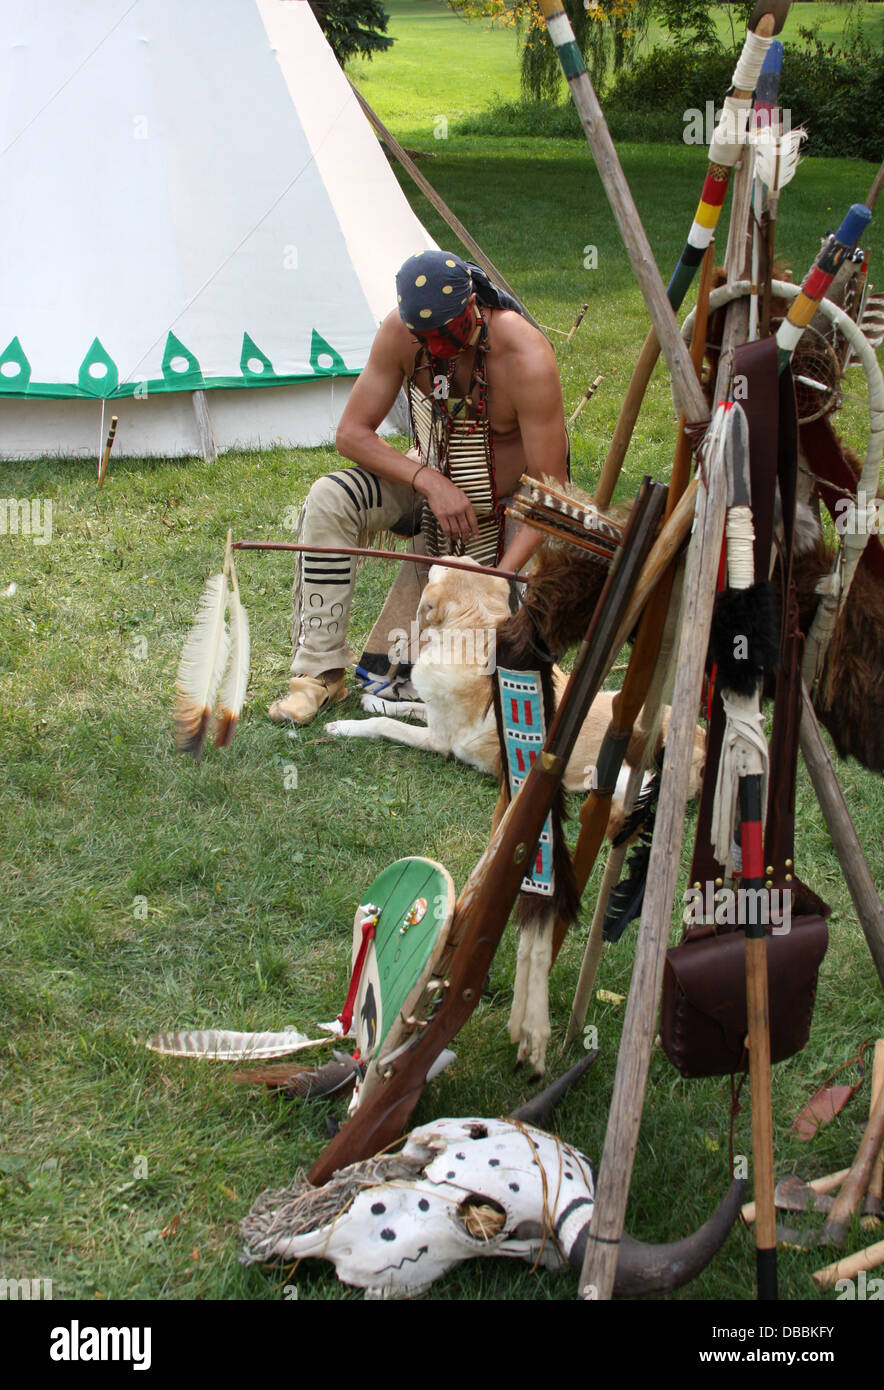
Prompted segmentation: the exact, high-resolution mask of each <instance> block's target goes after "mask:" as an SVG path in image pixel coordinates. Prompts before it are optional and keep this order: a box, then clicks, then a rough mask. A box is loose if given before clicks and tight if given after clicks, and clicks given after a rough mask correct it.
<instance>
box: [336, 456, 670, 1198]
mask: <svg viewBox="0 0 884 1390" xmlns="http://www.w3.org/2000/svg"><path fill="white" fill-rule="evenodd" d="M664 501H665V494H664V491H663V488H662V487H661V486H660V485H659V484H658V483H651V482H650V480H646V481H645V484H644V485H643V487H642V490H641V492H640V494H639V497H638V499H637V500H636V504H635V506H634V508H633V510H632V513H631V516H630V520H629V523H628V525H627V530H626V533H625V534H624V542H623V548H622V549H621V550H620V551H619V552H618V556H617V559H616V560H615V561H614V563H613V564H612V565H611V569H610V571H609V573H608V578H607V580H606V581H605V586H604V588H603V590H602V593H601V595H600V597H599V602H598V604H597V605H596V608H595V612H594V613H593V617H592V621H591V622H590V625H589V628H588V629H587V633H586V638H585V640H584V642H583V643H582V645H581V647H580V650H579V652H578V654H577V659H576V662H575V665H574V670H573V672H572V674H571V677H570V680H569V682H568V686H567V688H566V690H565V693H564V695H563V696H562V700H561V703H560V704H559V707H558V709H557V711H556V715H555V718H554V720H553V723H552V727H551V729H550V732H549V735H548V737H547V740H546V743H545V745H544V749H543V751H542V752H541V753H540V754H539V755H538V757H537V758H536V759H535V761H534V763H533V765H532V767H531V770H530V772H529V773H528V776H527V777H526V778H525V781H524V782H523V784H522V786H521V788H520V790H519V793H518V795H517V796H515V797H514V798H513V800H512V801H511V803H510V805H509V808H508V810H507V812H506V814H505V815H504V817H503V819H502V820H501V822H500V825H499V826H498V828H497V831H496V834H495V835H494V836H493V838H492V841H491V843H490V845H489V847H488V849H487V850H486V851H485V853H484V854H483V856H482V858H481V859H480V860H479V863H478V864H477V865H476V867H475V869H474V870H473V872H472V873H471V875H470V877H469V879H468V880H467V883H466V885H465V887H464V889H463V892H462V893H461V895H460V897H459V898H458V900H457V905H456V907H455V910H454V918H453V920H452V924H451V933H450V940H449V944H450V947H451V949H452V956H451V958H450V961H449V962H447V963H446V964H445V965H444V966H443V969H444V975H445V986H446V987H445V990H444V995H443V998H442V1002H441V1003H440V1005H439V1008H438V1010H437V1011H436V1013H435V1014H434V1015H433V1017H432V1018H431V1019H430V1020H429V1021H428V1022H427V1025H426V1027H425V1028H423V1029H422V1030H421V1031H420V1032H419V1033H418V1035H417V1036H416V1037H415V1039H414V1041H413V1042H412V1043H411V1044H410V1046H408V1047H407V1048H406V1049H405V1051H404V1052H403V1053H402V1054H401V1055H397V1056H396V1057H395V1058H393V1059H391V1060H390V1062H389V1063H388V1064H387V1065H386V1067H385V1069H384V1072H383V1074H382V1076H381V1081H380V1084H378V1085H377V1086H376V1087H375V1088H374V1090H372V1091H371V1092H370V1093H369V1094H368V1096H367V1097H366V1100H365V1102H364V1104H362V1105H361V1106H360V1107H359V1109H358V1110H357V1111H356V1113H355V1115H354V1116H353V1117H352V1119H350V1120H349V1121H348V1122H347V1124H345V1125H343V1126H342V1127H341V1129H340V1130H339V1131H338V1133H337V1135H336V1136H335V1138H334V1139H333V1140H332V1141H331V1143H330V1144H329V1145H328V1147H327V1148H326V1149H325V1150H324V1152H323V1153H322V1154H320V1156H319V1158H318V1159H317V1161H316V1163H314V1165H313V1167H312V1168H311V1169H310V1172H309V1174H308V1178H309V1181H310V1182H311V1183H314V1184H317V1185H321V1184H322V1183H324V1182H327V1181H328V1179H329V1178H330V1177H331V1175H332V1173H334V1172H335V1171H336V1170H337V1169H338V1168H341V1167H343V1166H345V1165H346V1164H349V1163H354V1162H356V1161H357V1160H359V1159H363V1158H370V1157H371V1156H372V1155H373V1154H375V1153H377V1152H378V1151H379V1150H380V1149H382V1148H385V1147H386V1146H387V1145H388V1144H390V1143H392V1142H393V1140H395V1139H396V1138H397V1137H398V1136H399V1135H400V1134H401V1133H402V1131H403V1130H404V1128H405V1126H406V1124H407V1122H408V1119H409V1116H410V1115H411V1112H412V1110H413V1109H414V1107H415V1105H416V1104H417V1101H418V1099H419V1097H420V1095H421V1092H422V1090H423V1088H424V1085H425V1084H426V1076H427V1071H428V1069H429V1067H430V1066H431V1065H432V1063H433V1062H434V1061H435V1059H436V1057H438V1055H439V1052H440V1051H441V1050H442V1048H443V1047H444V1046H445V1044H446V1043H447V1042H448V1041H449V1040H450V1039H451V1038H452V1037H453V1036H454V1034H455V1033H456V1032H457V1030H458V1029H459V1028H460V1027H461V1026H462V1025H463V1023H464V1022H465V1021H466V1019H467V1018H469V1016H470V1014H471V1013H472V1011H473V1009H474V1008H475V1006H476V1003H477V1002H478V1000H479V997H480V995H481V991H482V981H483V979H484V978H485V975H486V974H487V971H488V968H489V966H490V964H491V961H492V959H493V956H494V952H495V951H496V949H497V945H498V943H499V941H500V938H501V936H502V935H503V930H504V927H505V925H506V922H507V919H508V917H509V914H510V909H511V908H512V905H513V903H514V902H515V899H516V895H517V894H518V891H519V888H520V886H521V883H522V878H523V876H524V873H525V867H526V865H527V864H529V863H530V862H531V859H532V856H533V854H534V851H535V848H536V845H537V842H538V840H539V839H540V834H541V831H542V829H543V825H544V822H545V821H546V817H547V815H548V813H549V810H550V807H551V806H552V803H553V798H554V797H555V795H556V792H557V791H558V788H559V785H560V783H561V779H562V775H563V773H564V770H565V766H566V764H567V761H568V758H569V756H570V754H571V752H572V751H573V748H574V744H575V742H576V740H577V737H578V734H579V733H580V730H581V728H582V726H583V722H584V720H585V718H586V713H587V711H588V709H589V706H590V705H591V703H592V701H593V699H594V698H595V695H596V694H597V693H598V690H599V688H600V686H601V683H602V680H603V678H604V673H605V670H606V669H607V668H606V655H607V653H608V651H609V650H610V647H611V642H612V640H613V636H614V632H615V631H616V629H617V627H618V626H619V624H620V620H621V618H622V615H623V609H624V607H625V605H626V602H627V599H628V595H629V593H630V591H631V589H632V587H633V585H634V584H635V580H636V577H637V575H638V573H639V570H640V568H641V565H642V563H643V561H644V559H645V557H646V555H647V552H648V550H649V548H650V544H651V538H652V536H653V534H654V531H655V530H656V527H657V525H658V524H659V520H660V514H661V512H662V509H663V504H664Z"/></svg>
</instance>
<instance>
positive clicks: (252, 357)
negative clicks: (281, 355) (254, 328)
mask: <svg viewBox="0 0 884 1390" xmlns="http://www.w3.org/2000/svg"><path fill="white" fill-rule="evenodd" d="M258 363H260V364H261V365H260V366H258V365H257V364H258ZM239 365H240V370H241V371H242V374H243V376H244V377H248V378H249V380H250V381H266V379H267V378H268V377H269V376H274V375H275V373H274V371H273V363H272V362H271V361H270V358H269V357H268V356H267V353H266V352H262V351H261V349H260V348H259V347H258V344H257V343H256V342H255V340H254V338H252V337H251V336H250V334H248V333H243V335H242V352H241V353H240V357H239Z"/></svg>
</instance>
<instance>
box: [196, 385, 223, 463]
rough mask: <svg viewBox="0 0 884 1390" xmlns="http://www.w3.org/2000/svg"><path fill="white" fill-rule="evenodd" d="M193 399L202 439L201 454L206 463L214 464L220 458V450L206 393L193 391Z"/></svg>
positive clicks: (198, 429) (197, 426)
mask: <svg viewBox="0 0 884 1390" xmlns="http://www.w3.org/2000/svg"><path fill="white" fill-rule="evenodd" d="M191 399H192V401H193V413H194V417H195V419H196V428H197V432H198V434H199V439H200V452H201V453H202V456H203V458H204V459H205V461H206V463H214V462H215V460H216V458H217V457H218V449H217V446H216V444H215V431H214V430H213V429H212V417H211V416H210V415H209V403H208V401H207V400H206V393H205V391H192V392H191Z"/></svg>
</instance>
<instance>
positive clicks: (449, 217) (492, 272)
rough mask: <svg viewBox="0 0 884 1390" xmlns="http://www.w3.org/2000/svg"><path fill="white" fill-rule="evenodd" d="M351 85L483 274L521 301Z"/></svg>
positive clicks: (532, 320) (377, 128) (393, 151)
mask: <svg viewBox="0 0 884 1390" xmlns="http://www.w3.org/2000/svg"><path fill="white" fill-rule="evenodd" d="M348 80H349V79H348ZM350 88H351V90H352V92H353V95H354V96H355V98H356V100H357V101H358V102H359V105H360V106H361V107H362V110H363V112H364V113H365V115H366V116H367V117H368V120H369V122H370V124H371V125H373V126H374V129H375V131H376V133H377V134H378V135H379V136H380V138H381V139H382V140H383V142H384V144H385V145H386V146H387V149H388V150H389V151H390V153H391V154H392V155H393V156H394V157H395V158H396V159H398V161H399V163H400V164H401V165H402V167H403V169H404V170H405V172H406V173H407V174H409V175H410V177H411V178H412V179H413V180H414V182H415V183H416V184H417V186H418V188H419V189H420V191H421V192H422V193H423V195H424V197H425V198H428V199H429V201H430V202H431V203H432V205H433V207H434V208H435V209H436V211H437V212H438V213H439V216H440V217H441V218H442V219H443V221H444V222H447V223H448V226H449V227H450V228H451V230H452V231H453V232H454V234H455V236H456V237H458V239H459V240H460V241H462V242H463V244H464V246H465V247H466V248H467V250H468V251H469V252H470V254H471V255H472V257H473V259H474V260H475V261H476V262H477V263H478V264H479V265H480V266H481V267H482V269H483V270H484V271H485V273H486V275H488V276H490V278H491V279H492V280H493V281H494V282H495V284H497V285H499V286H500V288H501V289H502V290H505V291H506V293H507V294H509V295H512V297H513V299H518V300H519V303H520V304H522V301H521V299H520V298H519V296H518V295H517V294H516V292H515V290H514V289H513V288H512V286H511V285H510V284H508V283H507V281H506V280H505V279H504V278H503V276H502V275H501V273H500V271H499V270H498V269H497V266H496V265H495V264H494V262H493V261H492V260H491V259H490V257H488V256H486V255H485V252H484V251H483V250H482V248H481V246H480V245H479V243H478V242H477V241H476V240H475V238H474V237H472V236H471V235H470V233H469V232H468V231H467V229H466V227H465V226H464V224H463V223H462V222H461V220H460V218H459V217H457V216H456V215H455V214H454V213H453V212H452V211H451V208H450V207H449V206H448V204H447V203H446V202H445V200H444V198H442V197H441V195H440V194H439V193H437V192H436V190H435V188H434V187H433V185H432V184H431V183H430V181H429V179H427V178H425V177H424V175H423V174H422V173H421V171H420V169H419V168H418V167H417V165H416V164H415V162H414V160H413V159H412V158H411V155H410V154H409V153H408V151H407V150H405V149H404V148H403V147H402V145H400V143H399V141H398V140H397V139H396V136H395V135H394V134H393V133H392V131H390V130H388V129H387V127H386V126H385V125H384V123H383V121H382V120H381V118H380V116H379V115H378V114H377V112H376V111H374V110H372V108H371V107H370V106H369V104H368V102H367V101H366V100H365V97H364V96H363V95H362V93H361V92H360V91H359V90H358V88H356V87H354V86H353V83H352V82H351V83H350ZM522 309H523V311H524V314H525V317H526V319H527V320H528V322H529V323H533V324H534V327H535V328H538V329H540V324H539V323H538V322H537V320H536V319H535V318H532V316H531V315H530V314H529V313H528V310H527V309H526V308H525V306H524V304H522ZM540 331H541V332H543V330H542V329H540Z"/></svg>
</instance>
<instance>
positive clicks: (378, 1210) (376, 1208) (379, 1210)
mask: <svg viewBox="0 0 884 1390" xmlns="http://www.w3.org/2000/svg"><path fill="white" fill-rule="evenodd" d="M386 1210H387V1208H386V1207H385V1206H384V1204H383V1202H373V1203H372V1207H371V1214H372V1216H383V1214H384V1212H385V1211H386Z"/></svg>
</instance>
